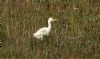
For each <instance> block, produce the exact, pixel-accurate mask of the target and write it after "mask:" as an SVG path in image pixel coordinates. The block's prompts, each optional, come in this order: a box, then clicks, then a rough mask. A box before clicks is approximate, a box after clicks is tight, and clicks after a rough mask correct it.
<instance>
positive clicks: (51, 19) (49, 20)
mask: <svg viewBox="0 0 100 59" xmlns="http://www.w3.org/2000/svg"><path fill="white" fill-rule="evenodd" d="M52 21H57V19H53V18H52V17H50V18H49V19H48V22H52Z"/></svg>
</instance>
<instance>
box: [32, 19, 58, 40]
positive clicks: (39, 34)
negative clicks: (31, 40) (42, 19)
mask: <svg viewBox="0 0 100 59" xmlns="http://www.w3.org/2000/svg"><path fill="white" fill-rule="evenodd" d="M52 21H57V20H56V19H53V18H52V17H50V18H49V19H48V27H43V28H41V29H39V30H38V31H37V32H35V33H33V36H34V37H35V38H36V39H41V40H43V36H49V33H50V32H51V22H52Z"/></svg>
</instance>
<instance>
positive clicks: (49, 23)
mask: <svg viewBox="0 0 100 59" xmlns="http://www.w3.org/2000/svg"><path fill="white" fill-rule="evenodd" d="M48 29H50V30H51V22H48Z"/></svg>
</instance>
